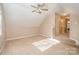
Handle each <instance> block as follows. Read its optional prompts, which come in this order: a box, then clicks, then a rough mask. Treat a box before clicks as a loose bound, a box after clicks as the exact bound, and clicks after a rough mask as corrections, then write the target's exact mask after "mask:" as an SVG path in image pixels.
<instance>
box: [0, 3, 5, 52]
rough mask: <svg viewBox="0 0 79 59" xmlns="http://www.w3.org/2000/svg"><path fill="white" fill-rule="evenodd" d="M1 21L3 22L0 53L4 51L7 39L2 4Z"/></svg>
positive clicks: (1, 6)
mask: <svg viewBox="0 0 79 59" xmlns="http://www.w3.org/2000/svg"><path fill="white" fill-rule="evenodd" d="M0 20H1V24H0V26H1V28H0V29H1V35H0V52H1V51H2V49H3V47H4V44H5V41H6V38H5V19H4V13H3V5H2V4H0Z"/></svg>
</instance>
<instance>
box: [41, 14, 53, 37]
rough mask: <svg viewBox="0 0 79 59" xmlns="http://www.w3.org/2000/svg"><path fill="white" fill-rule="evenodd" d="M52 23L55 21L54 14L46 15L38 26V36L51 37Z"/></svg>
mask: <svg viewBox="0 0 79 59" xmlns="http://www.w3.org/2000/svg"><path fill="white" fill-rule="evenodd" d="M54 21H55V17H54V13H52V14H49V15H47V17H46V18H45V20H44V21H43V22H42V24H41V25H40V34H41V35H44V36H47V37H52V36H53V28H54V26H55V25H54V23H55V22H54Z"/></svg>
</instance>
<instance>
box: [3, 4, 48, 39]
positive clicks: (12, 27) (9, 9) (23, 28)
mask: <svg viewBox="0 0 79 59" xmlns="http://www.w3.org/2000/svg"><path fill="white" fill-rule="evenodd" d="M25 6H26V7H25ZM25 6H24V4H7V3H6V4H4V13H5V19H6V38H7V39H8V40H13V39H17V38H23V37H29V36H34V35H38V34H39V26H40V23H41V22H42V21H43V18H44V17H45V14H47V13H45V14H41V15H40V14H38V13H32V10H33V9H32V7H31V6H30V5H29V4H28V3H27V4H25Z"/></svg>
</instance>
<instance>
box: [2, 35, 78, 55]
mask: <svg viewBox="0 0 79 59" xmlns="http://www.w3.org/2000/svg"><path fill="white" fill-rule="evenodd" d="M44 39H47V38H46V37H44V36H33V37H28V38H23V39H17V40H9V41H7V42H6V45H5V47H4V49H3V52H2V54H4V55H65V54H78V53H77V52H78V49H77V48H76V47H73V46H70V45H66V44H63V43H57V44H55V45H51V47H50V48H48V49H46V50H45V51H43V52H41V51H40V50H39V49H38V48H37V47H36V46H34V45H33V43H34V42H39V41H41V40H44Z"/></svg>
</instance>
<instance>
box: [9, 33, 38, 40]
mask: <svg viewBox="0 0 79 59" xmlns="http://www.w3.org/2000/svg"><path fill="white" fill-rule="evenodd" d="M36 35H38V34H30V35H22V36H18V37H14V38H7V40H16V39H21V38H25V37H32V36H36Z"/></svg>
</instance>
